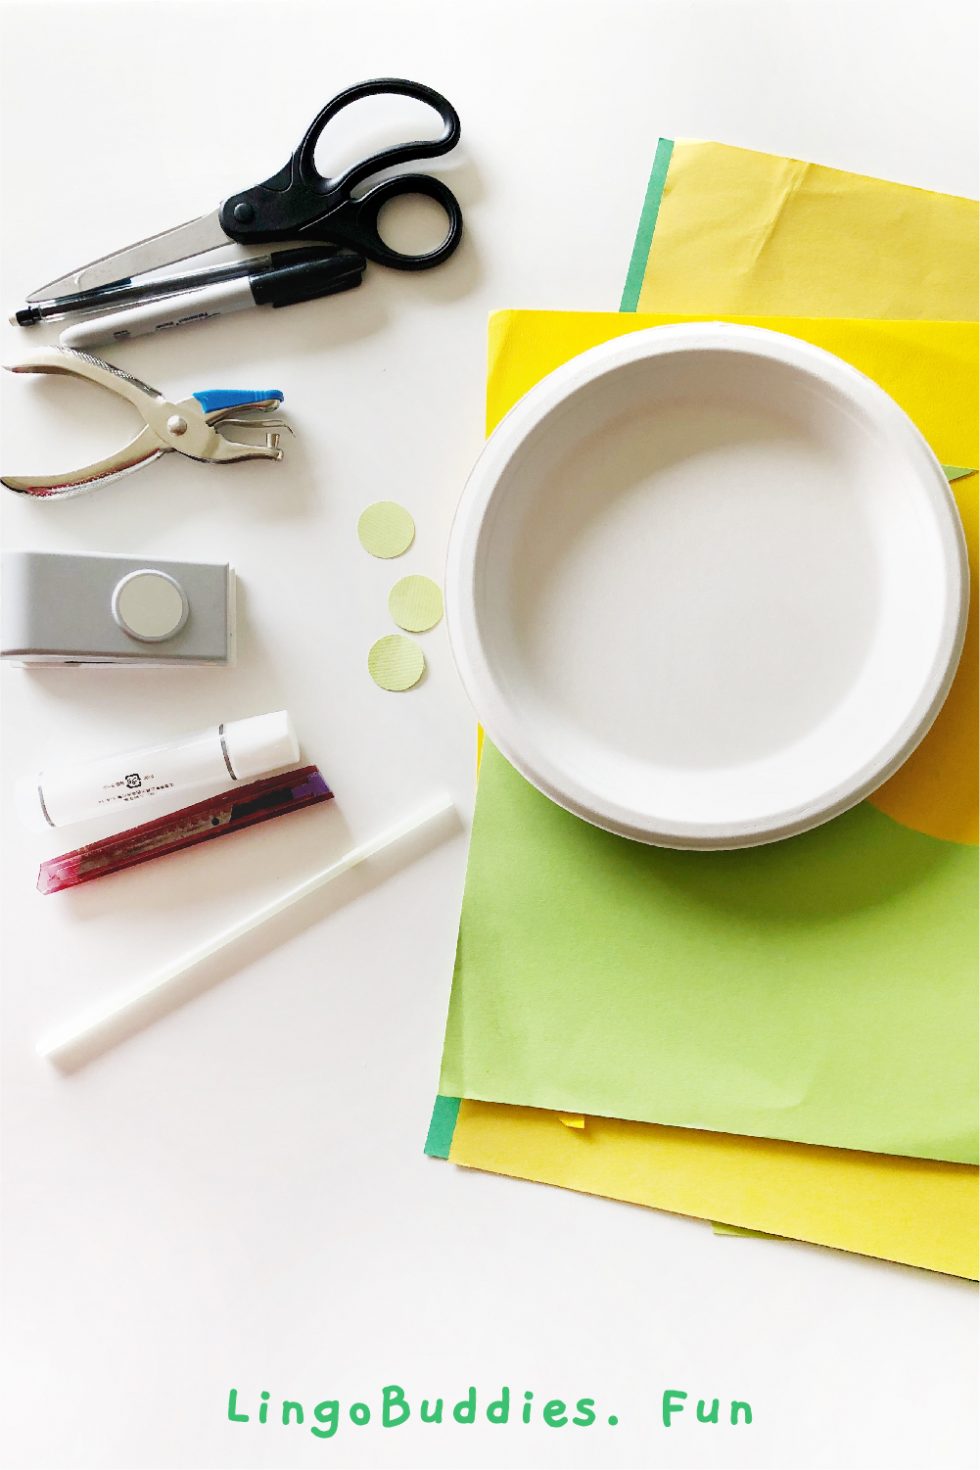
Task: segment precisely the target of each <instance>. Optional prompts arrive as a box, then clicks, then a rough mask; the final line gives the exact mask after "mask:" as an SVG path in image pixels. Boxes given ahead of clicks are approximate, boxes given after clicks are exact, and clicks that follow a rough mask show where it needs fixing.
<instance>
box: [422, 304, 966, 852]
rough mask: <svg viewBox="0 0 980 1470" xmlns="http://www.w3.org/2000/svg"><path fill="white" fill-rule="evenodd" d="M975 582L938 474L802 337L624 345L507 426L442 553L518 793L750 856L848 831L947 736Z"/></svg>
mask: <svg viewBox="0 0 980 1470" xmlns="http://www.w3.org/2000/svg"><path fill="white" fill-rule="evenodd" d="M967 599H968V573H967V564H966V551H965V546H964V542H963V533H962V528H961V526H960V522H959V517H958V515H957V512H956V506H955V502H954V501H953V498H952V495H951V494H950V491H949V487H948V485H947V483H946V478H945V475H944V474H943V471H942V468H941V466H940V465H939V463H938V461H937V460H936V458H935V456H934V455H933V454H932V452H931V450H930V449H929V447H928V445H927V444H926V442H925V440H924V439H923V438H922V436H921V435H920V434H919V432H918V430H917V429H916V428H915V426H914V425H913V424H912V422H911V421H910V420H909V419H908V418H907V417H906V415H905V414H904V413H903V412H902V410H901V409H900V408H899V407H898V405H897V404H896V403H894V402H893V400H892V399H891V398H889V397H888V395H887V394H886V393H884V392H883V391H882V390H881V389H880V388H879V387H877V385H876V384H874V383H872V382H871V381H870V380H869V379H868V378H866V377H864V376H863V375H862V374H861V373H859V372H857V371H856V370H855V369H854V368H851V367H850V366H848V365H847V364H846V363H844V362H842V361H841V360H840V359H838V358H836V357H834V356H832V355H831V354H830V353H827V352H823V351H822V350H820V349H819V348H816V347H812V346H810V345H809V344H807V343H805V342H801V341H799V340H798V339H796V338H794V337H787V336H783V335H782V334H781V333H776V332H767V331H762V330H760V329H757V328H752V327H740V326H735V325H730V324H721V323H708V324H700V325H693V324H692V325H678V326H668V327H656V328H653V329H651V330H649V331H641V332H635V333H630V334H628V335H626V336H623V337H620V338H617V339H616V340H615V341H612V342H608V343H605V344H603V345H602V346H600V347H596V348H594V349H593V350H592V351H589V352H585V353H583V354H582V355H581V356H580V357H577V358H575V359H574V360H573V361H572V362H570V363H567V364H566V365H565V366H563V367H561V368H559V369H558V370H557V371H556V372H554V373H552V374H550V376H549V377H547V378H545V379H544V380H543V381H542V382H540V383H539V384H538V385H537V386H536V387H535V388H533V389H532V390H531V392H530V393H528V394H527V395H526V396H525V397H524V398H522V399H521V401H520V402H519V403H518V404H517V405H516V406H515V407H514V409H512V411H511V412H510V413H509V414H508V415H507V417H506V418H505V419H504V420H503V422H502V423H501V424H500V425H499V427H498V428H497V430H496V432H495V433H494V434H493V436H492V438H491V439H490V440H489V441H488V442H487V445H486V448H485V449H484V451H483V454H482V455H481V456H480V459H479V460H478V461H477V464H476V467H475V468H474V470H473V473H472V475H471V476H470V479H469V480H468V482H467V485H466V488H465V490H464V492H463V496H462V500H461V502H460V506H459V510H458V513H457V516H456V520H455V523H454V525H453V530H452V535H451V538H450V547H449V560H448V568H447V579H446V612H447V619H448V624H449V631H450V637H451V640H452V646H453V651H454V654H455V657H456V662H457V665H458V667H459V672H460V675H461V677H462V680H463V683H464V685H465V687H466V689H467V691H468V693H469V695H470V698H471V699H472V702H473V704H474V706H475V708H476V711H477V714H478V716H479V718H480V720H481V721H482V723H483V725H484V727H485V728H486V730H487V733H488V735H489V736H490V738H491V740H492V741H493V742H494V743H495V744H496V745H497V746H498V747H499V749H500V750H501V751H502V752H503V753H504V755H505V756H506V757H507V759H508V760H509V761H510V762H511V763H512V764H513V765H514V766H516V768H517V769H518V770H519V771H520V772H522V774H523V775H524V776H526V777H527V779H528V780H529V781H531V782H533V784H534V785H535V786H537V787H538V788H539V789H540V790H541V791H543V792H544V793H545V794H546V795H547V796H549V797H551V798H552V799H553V800H554V801H556V802H559V803H560V804H561V805H562V806H564V807H567V808H568V810H569V811H572V812H575V813H577V814H578V815H579V816H581V817H584V818H586V819H587V820H588V821H591V822H594V823H596V824H597V825H598V826H601V827H606V828H608V829H609V830H610V831H613V832H619V833H622V834H623V835H624V836H628V837H634V838H638V839H640V840H641V841H644V842H653V843H658V844H661V845H663V846H669V847H697V848H718V847H742V846H748V845H750V844H754V843H759V842H770V841H773V840H774V839H776V838H781V837H788V836H790V835H792V834H794V833H797V832H802V831H804V830H805V829H807V828H808V827H813V826H815V825H817V824H818V823H820V822H824V821H826V820H827V819H828V818H829V817H832V816H834V815H836V814H837V813H839V812H842V811H844V810H845V809H846V808H847V807H850V806H852V805H853V804H854V803H855V802H857V801H859V800H860V799H861V798H862V797H864V796H866V795H867V794H868V793H869V792H870V791H872V790H873V789H874V788H875V787H876V786H878V785H879V784H880V783H881V782H882V781H883V780H885V778H886V777H887V776H889V775H890V774H891V773H892V772H893V771H894V770H895V769H896V768H897V767H898V766H899V765H900V764H901V763H902V761H904V760H905V759H906V758H907V757H908V755H909V754H910V753H911V751H912V750H913V749H914V748H915V746H916V744H917V743H918V742H919V741H920V740H921V739H922V737H923V735H924V734H925V732H926V730H927V729H928V728H929V726H930V725H931V723H932V721H933V720H934V719H935V717H936V714H937V712H938V711H939V709H940V707H941V705H942V702H943V700H944V699H945V697H946V693H947V691H948V689H949V686H950V683H951V681H952V677H953V673H954V671H955V667H956V662H957V659H958V657H959V653H960V649H961V646H962V641H963V632H964V625H965V619H966V608H967Z"/></svg>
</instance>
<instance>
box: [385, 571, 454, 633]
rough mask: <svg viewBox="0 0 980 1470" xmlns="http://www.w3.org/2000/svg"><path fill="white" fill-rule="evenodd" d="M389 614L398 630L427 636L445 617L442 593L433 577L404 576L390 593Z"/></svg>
mask: <svg viewBox="0 0 980 1470" xmlns="http://www.w3.org/2000/svg"><path fill="white" fill-rule="evenodd" d="M388 611H389V612H390V613H391V616H392V618H393V620H394V621H395V622H396V623H397V624H398V626H399V628H404V629H405V630H406V631H407V632H409V633H427V632H428V630H429V629H430V628H434V627H435V625H436V623H438V621H439V619H440V618H441V617H442V592H441V591H440V589H439V586H438V584H437V583H435V582H433V580H432V578H431V577H402V579H401V581H400V582H396V583H395V585H394V587H392V589H391V591H390V592H389V594H388Z"/></svg>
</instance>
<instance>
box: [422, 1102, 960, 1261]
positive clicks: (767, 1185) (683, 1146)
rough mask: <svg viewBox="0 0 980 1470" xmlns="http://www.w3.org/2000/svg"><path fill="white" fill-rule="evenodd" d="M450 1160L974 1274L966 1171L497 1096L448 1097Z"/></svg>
mask: <svg viewBox="0 0 980 1470" xmlns="http://www.w3.org/2000/svg"><path fill="white" fill-rule="evenodd" d="M449 1158H450V1160H451V1161H452V1162H453V1163H455V1164H462V1165H464V1166H465V1167H467V1168H473V1169H485V1170H488V1171H489V1172H491V1173H495V1174H509V1175H513V1176H516V1177H517V1178H520V1179H533V1180H537V1181H538V1182H539V1183H542V1184H555V1185H559V1186H561V1187H562V1188H565V1189H576V1190H580V1191H582V1192H584V1193H586V1194H599V1195H603V1196H605V1197H606V1198H608V1199H617V1200H625V1201H627V1202H629V1203H630V1204H637V1205H647V1206H651V1207H653V1208H654V1209H658V1210H669V1211H671V1212H672V1213H674V1214H681V1215H694V1216H697V1217H699V1218H702V1219H706V1220H719V1221H722V1222H726V1223H733V1224H738V1225H742V1226H747V1227H749V1228H750V1229H755V1230H761V1231H765V1232H766V1233H767V1234H772V1235H783V1236H790V1237H792V1238H793V1239H794V1240H805V1241H811V1242H813V1243H814V1244H817V1245H827V1246H834V1247H837V1248H838V1249H841V1250H848V1251H855V1252H857V1253H858V1254H859V1255H866V1256H877V1257H880V1258H882V1259H884V1260H889V1261H900V1262H902V1263H903V1264H905V1265H910V1266H922V1267H925V1268H926V1269H928V1270H930V1271H943V1272H946V1273H947V1274H949V1275H953V1276H965V1277H969V1278H971V1279H973V1280H975V1279H976V1278H977V1274H978V1262H977V1256H978V1248H977V1226H978V1219H977V1210H978V1189H977V1170H976V1169H975V1168H972V1167H970V1166H969V1165H967V1164H938V1163H933V1162H932V1161H931V1160H926V1159H905V1158H896V1157H894V1156H892V1155H886V1154H868V1153H856V1152H852V1151H850V1150H846V1149H832V1148H817V1147H813V1146H804V1145H800V1144H792V1143H782V1142H778V1141H774V1140H772V1139H764V1138H740V1137H735V1136H733V1135H732V1134H727V1133H702V1132H697V1131H695V1130H693V1129H689V1128H663V1127H660V1126H658V1125H657V1124H654V1123H624V1122H621V1121H619V1120H618V1119H614V1118H587V1119H586V1120H585V1126H584V1128H582V1129H572V1128H568V1127H564V1126H563V1125H562V1123H561V1122H560V1121H559V1118H558V1116H557V1114H555V1113H547V1112H541V1111H538V1110H536V1109H534V1108H514V1107H506V1106H504V1105H503V1104H501V1103H481V1102H470V1101H468V1100H466V1099H464V1100H463V1102H462V1104H461V1105H460V1110H459V1117H458V1119H457V1122H456V1130H455V1133H454V1135H453V1141H452V1146H451V1149H450V1153H449Z"/></svg>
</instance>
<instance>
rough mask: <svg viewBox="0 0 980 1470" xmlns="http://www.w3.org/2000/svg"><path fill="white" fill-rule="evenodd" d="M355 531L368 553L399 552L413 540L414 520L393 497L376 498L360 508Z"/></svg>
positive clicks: (406, 548)
mask: <svg viewBox="0 0 980 1470" xmlns="http://www.w3.org/2000/svg"><path fill="white" fill-rule="evenodd" d="M357 534H358V537H359V539H360V542H361V545H362V546H363V547H364V550H365V551H369V552H370V553H371V555H372V556H380V557H384V558H385V559H386V560H387V559H388V558H389V557H392V556H401V554H402V552H403V551H407V550H408V548H409V547H410V546H411V544H412V542H413V541H414V540H415V522H414V521H413V520H412V517H411V516H410V515H409V513H408V511H407V510H406V509H405V507H404V506H403V505H397V504H396V503H395V501H394V500H378V501H376V502H375V504H374V505H369V506H368V508H367V510H365V511H362V512H361V518H360V520H359V521H358V523H357Z"/></svg>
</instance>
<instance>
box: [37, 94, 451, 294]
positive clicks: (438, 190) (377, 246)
mask: <svg viewBox="0 0 980 1470" xmlns="http://www.w3.org/2000/svg"><path fill="white" fill-rule="evenodd" d="M380 94H386V95H388V94H390V95H394V96H396V97H412V98H414V99H415V100H416V101H418V102H423V103H425V104H426V105H427V106H429V107H431V108H432V109H433V110H434V111H435V112H436V113H438V115H439V117H440V119H441V120H442V124H443V131H442V132H441V134H440V135H439V137H438V138H433V139H416V140H415V141H414V142H409V143H400V144H397V145H396V146H395V147H392V148H383V149H381V151H380V152H378V153H373V154H371V156H370V157H368V158H365V159H363V160H362V161H361V162H360V163H356V164H354V165H353V167H351V168H349V169H347V170H346V172H344V173H342V174H340V175H339V176H338V177H337V178H328V177H326V176H325V175H323V174H321V173H320V171H319V169H318V168H317V166H316V164H315V162H314V159H313V154H314V151H315V149H316V145H317V143H318V141H319V139H320V135H321V134H322V133H323V130H324V129H325V128H326V126H327V124H328V123H329V122H330V121H331V120H332V119H333V118H335V117H336V116H337V114H338V113H339V112H341V111H342V110H343V109H344V108H345V107H349V106H350V104H351V103H352V102H359V101H360V100H361V98H363V97H374V96H378V95H380ZM459 133H460V127H459V117H458V115H457V113H456V110H455V108H454V107H453V106H452V104H451V103H449V102H448V101H447V100H446V98H445V97H443V96H442V95H441V94H440V93H439V92H436V91H434V90H433V89H432V88H431V87H425V86H422V85H421V84H420V83H418V82H410V81H404V80H402V79H400V78H398V77H381V78H377V79H375V80H374V81H368V82H360V83H359V84H358V85H357V86H355V87H348V88H347V90H346V91H345V92H340V93H338V95H337V96H336V97H334V98H333V100H332V101H330V102H328V103H327V105H326V107H324V108H323V109H322V111H321V112H319V113H317V115H316V117H315V118H314V119H313V121H312V122H311V124H310V126H309V127H308V128H307V130H306V133H305V135H304V137H303V139H302V142H301V143H300V145H299V147H298V148H297V149H296V151H295V153H293V155H292V157H291V158H290V159H289V162H288V163H287V164H286V165H285V166H284V167H283V168H281V169H280V170H279V172H278V173H275V174H273V175H272V177H271V178H268V179H266V180H265V182H264V183H262V184H257V185H256V186H255V187H254V188H252V189H243V190H242V191H241V193H238V194H232V195H231V197H230V198H228V199H225V200H224V201H223V203H221V204H219V206H218V208H217V209H216V210H215V211H214V212H213V213H212V214H205V215H201V216H200V217H199V218H198V219H193V220H190V221H188V223H187V224H183V225H177V226H176V227H175V228H174V229H172V230H164V231H163V233H162V234H159V235H151V236H149V238H148V239H146V240H140V241H138V242H137V243H136V244H134V245H129V246H127V247H126V248H125V249H124V250H117V251H114V252H113V254H111V255H104V256H102V257H101V259H99V260H94V261H92V262H91V263H90V264H88V265H84V266H80V267H79V268H78V269H77V270H74V271H71V272H69V274H68V275H65V276H61V277H59V279H58V280H56V281H50V282H49V283H48V284H47V285H46V286H41V287H39V288H38V289H37V290H36V291H34V292H33V293H32V294H31V295H30V296H29V297H28V298H27V299H28V301H29V302H30V303H31V304H32V305H34V304H37V303H42V302H43V303H48V302H52V301H54V300H57V301H58V302H59V304H60V306H61V308H62V311H64V310H65V309H66V308H67V307H68V306H69V305H71V306H76V301H75V298H79V299H78V300H77V309H78V310H82V309H85V308H89V309H90V308H91V307H92V306H95V305H97V304H98V301H99V293H100V292H103V291H105V290H106V288H112V287H116V286H119V285H120V284H123V283H128V282H129V281H130V280H131V279H132V277H134V276H138V275H142V274H143V273H144V272H145V271H155V270H160V269H162V268H164V267H166V266H168V265H172V264H173V263H174V262H176V261H181V260H186V259H187V258H188V257H189V256H194V255H200V254H202V253H203V252H205V251H208V250H214V249H216V248H217V247H218V246H220V245H228V244H229V243H231V242H232V241H235V242H236V243H238V244H240V245H260V244H265V243H268V242H269V241H274V240H296V241H318V242H319V241H324V242H327V243H329V244H332V245H337V246H347V247H349V248H351V249H354V250H357V251H359V252H360V253H361V254H362V255H364V256H366V257H367V258H368V259H369V260H373V261H376V262H377V263H378V264H379V265H385V266H390V267H391V268H392V269H393V270H403V271H422V270H431V269H432V267H433V266H437V265H441V264H442V262H443V261H444V260H448V258H449V256H450V255H452V253H453V251H454V250H455V249H456V247H457V245H458V244H459V242H460V239H461V237H462V233H463V216H462V213H461V211H460V207H459V203H458V202H457V200H456V197H455V195H454V194H453V193H452V190H451V189H449V188H448V187H447V185H446V184H444V183H443V182H442V180H441V179H436V178H432V177H430V176H429V175H428V174H415V173H412V174H396V175H395V176H393V177H391V178H386V179H383V180H381V182H379V183H377V184H375V185H374V186H373V187H372V188H370V189H368V190H367V192H366V193H364V194H361V195H360V196H358V197H357V198H355V197H354V193H353V191H354V189H355V188H356V187H357V185H358V184H361V183H363V182H364V180H365V179H368V178H370V177H371V176H372V175H373V174H377V173H379V172H380V171H381V170H382V169H388V168H392V167H393V166H394V165H396V164H400V163H406V162H408V161H409V160H411V159H419V158H437V157H439V155H440V154H443V153H448V152H449V150H450V149H451V148H454V147H455V146H456V143H457V142H458V141H459ZM411 194H415V195H422V196H423V197H424V198H426V199H433V200H435V202H436V203H437V204H438V205H440V206H441V207H442V209H443V210H444V211H445V214H446V218H447V221H448V230H447V233H446V237H445V239H444V240H443V241H442V243H441V244H440V245H437V246H436V248H435V249H434V250H429V251H427V252H425V253H423V254H420V255H410V254H405V253H404V252H402V251H400V250H395V249H393V248H392V247H391V246H390V245H387V244H386V243H385V241H384V240H383V239H382V237H381V235H380V233H379V231H378V216H379V214H380V213H381V210H382V209H383V208H384V206H385V205H386V204H387V203H389V201H390V200H392V199H398V198H401V197H403V196H405V195H411ZM107 294H109V293H107Z"/></svg>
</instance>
